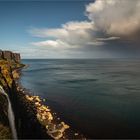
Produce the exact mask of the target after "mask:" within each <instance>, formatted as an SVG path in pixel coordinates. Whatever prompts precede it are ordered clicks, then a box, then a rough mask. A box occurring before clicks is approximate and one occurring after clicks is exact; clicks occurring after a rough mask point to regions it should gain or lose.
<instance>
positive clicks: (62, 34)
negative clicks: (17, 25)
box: [29, 0, 140, 50]
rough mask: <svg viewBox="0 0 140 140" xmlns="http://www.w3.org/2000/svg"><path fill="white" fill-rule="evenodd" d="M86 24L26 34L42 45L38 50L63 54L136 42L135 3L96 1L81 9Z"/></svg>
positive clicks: (139, 7) (138, 8)
mask: <svg viewBox="0 0 140 140" xmlns="http://www.w3.org/2000/svg"><path fill="white" fill-rule="evenodd" d="M85 14H86V16H87V18H88V19H87V21H70V22H67V23H65V24H63V25H61V27H60V28H42V29H39V28H32V29H30V30H29V32H30V33H31V34H32V35H33V36H35V37H39V38H43V39H44V40H43V41H38V42H32V43H31V44H32V45H34V46H38V47H46V48H49V49H50V48H56V50H58V49H63V50H67V49H69V48H84V50H85V49H86V48H87V49H88V48H91V47H97V46H98V47H99V46H103V45H106V44H107V45H108V44H109V43H110V42H113V41H114V43H116V41H117V42H118V41H120V42H123V40H131V41H132V40H133V41H134V42H135V41H137V40H138V34H140V1H139V0H96V1H95V2H92V3H89V4H88V5H86V7H85Z"/></svg>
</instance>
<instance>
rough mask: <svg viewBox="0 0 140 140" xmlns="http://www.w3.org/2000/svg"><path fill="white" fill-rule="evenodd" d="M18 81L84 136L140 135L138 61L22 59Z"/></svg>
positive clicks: (121, 136)
mask: <svg viewBox="0 0 140 140" xmlns="http://www.w3.org/2000/svg"><path fill="white" fill-rule="evenodd" d="M22 63H24V64H27V65H29V66H28V67H27V68H25V69H23V70H22V76H21V80H20V81H21V84H22V85H23V86H24V87H25V88H26V89H28V90H29V91H31V93H30V94H32V95H39V96H41V97H42V98H45V99H46V104H47V105H49V106H50V108H52V109H53V110H54V111H55V112H56V114H57V115H58V116H59V117H60V118H61V119H62V120H63V121H64V122H66V123H67V124H69V125H70V127H71V128H73V129H74V130H76V131H78V132H80V133H82V134H83V135H84V136H86V137H87V138H140V59H24V60H22Z"/></svg>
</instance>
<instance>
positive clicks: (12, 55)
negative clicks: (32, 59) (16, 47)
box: [0, 50, 20, 62]
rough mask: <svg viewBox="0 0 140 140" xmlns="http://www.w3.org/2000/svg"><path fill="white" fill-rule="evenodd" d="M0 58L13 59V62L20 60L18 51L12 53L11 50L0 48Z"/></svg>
mask: <svg viewBox="0 0 140 140" xmlns="http://www.w3.org/2000/svg"><path fill="white" fill-rule="evenodd" d="M0 59H5V60H13V61H15V62H20V54H19V53H13V52H11V51H2V50H0Z"/></svg>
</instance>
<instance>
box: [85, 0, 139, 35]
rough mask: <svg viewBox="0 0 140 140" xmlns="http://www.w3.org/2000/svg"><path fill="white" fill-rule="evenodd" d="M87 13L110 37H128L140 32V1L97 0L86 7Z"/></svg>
mask: <svg viewBox="0 0 140 140" xmlns="http://www.w3.org/2000/svg"><path fill="white" fill-rule="evenodd" d="M86 12H87V15H88V17H89V19H90V20H92V21H93V22H94V24H95V26H96V27H97V28H98V29H99V30H101V31H103V32H106V33H107V34H109V35H120V36H128V35H131V34H135V33H136V32H137V31H138V30H140V0H96V1H95V2H94V3H90V4H89V5H87V6H86Z"/></svg>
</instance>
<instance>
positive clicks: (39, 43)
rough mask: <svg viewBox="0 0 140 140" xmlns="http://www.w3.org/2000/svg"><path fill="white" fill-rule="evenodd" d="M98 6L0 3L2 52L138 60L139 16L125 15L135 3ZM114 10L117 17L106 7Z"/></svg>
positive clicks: (95, 3)
mask: <svg viewBox="0 0 140 140" xmlns="http://www.w3.org/2000/svg"><path fill="white" fill-rule="evenodd" d="M98 1H100V0H97V1H93V0H90V1H88V0H85V1H84V0H77V1H74V0H73V1H70V0H63V1H62V0H61V1H60V0H57V1H56V0H55V1H47V0H46V1H45V0H44V1H14V0H11V1H0V48H1V49H3V50H12V51H16V52H20V53H21V55H22V58H108V57H109V58H110V57H111V58H112V57H138V56H139V47H137V46H139V40H138V38H137V37H135V36H136V35H137V34H139V32H135V30H136V29H139V25H137V23H138V24H139V21H140V18H139V14H138V12H139V11H138V10H137V11H135V13H133V14H130V16H129V15H128V14H127V13H130V10H131V11H132V10H133V9H134V8H135V6H136V5H138V1H137V0H136V1H135V2H133V3H130V2H129V0H128V2H127V3H116V2H114V4H110V3H104V2H98ZM109 1H110V0H109ZM111 1H112V0H111ZM114 1H115V0H114ZM123 4H124V5H125V7H124V6H123ZM113 6H115V8H116V6H118V7H119V8H120V11H121V12H119V11H117V12H118V13H116V11H114V14H113V12H111V13H112V14H110V13H109V10H107V8H108V9H110V10H112V9H114V7H113ZM106 7H107V8H106ZM122 7H124V8H122ZM122 9H123V10H122ZM135 9H136V8H135ZM137 9H139V7H137ZM99 10H100V11H99ZM114 15H115V17H116V19H118V20H116V21H115V20H114ZM120 15H122V16H120ZM126 15H127V16H128V17H126ZM100 18H101V19H104V20H99V19H100ZM123 18H126V20H128V22H127V23H125V22H124V19H123ZM107 20H108V21H109V23H108V22H107ZM132 20H133V21H135V23H134V22H132ZM114 21H115V22H114ZM119 22H120V23H121V22H122V24H121V26H122V27H123V28H122V27H120V24H118V23H119ZM128 23H129V24H128ZM109 24H110V26H109ZM133 26H134V27H133ZM108 27H112V28H108ZM113 27H115V28H113ZM116 28H118V30H116ZM121 28H122V29H121ZM119 29H120V30H119ZM123 29H128V30H126V31H124V32H126V34H124V32H122V30H123ZM129 29H132V30H130V31H129ZM131 35H132V36H133V37H131ZM132 46H133V47H132Z"/></svg>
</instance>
